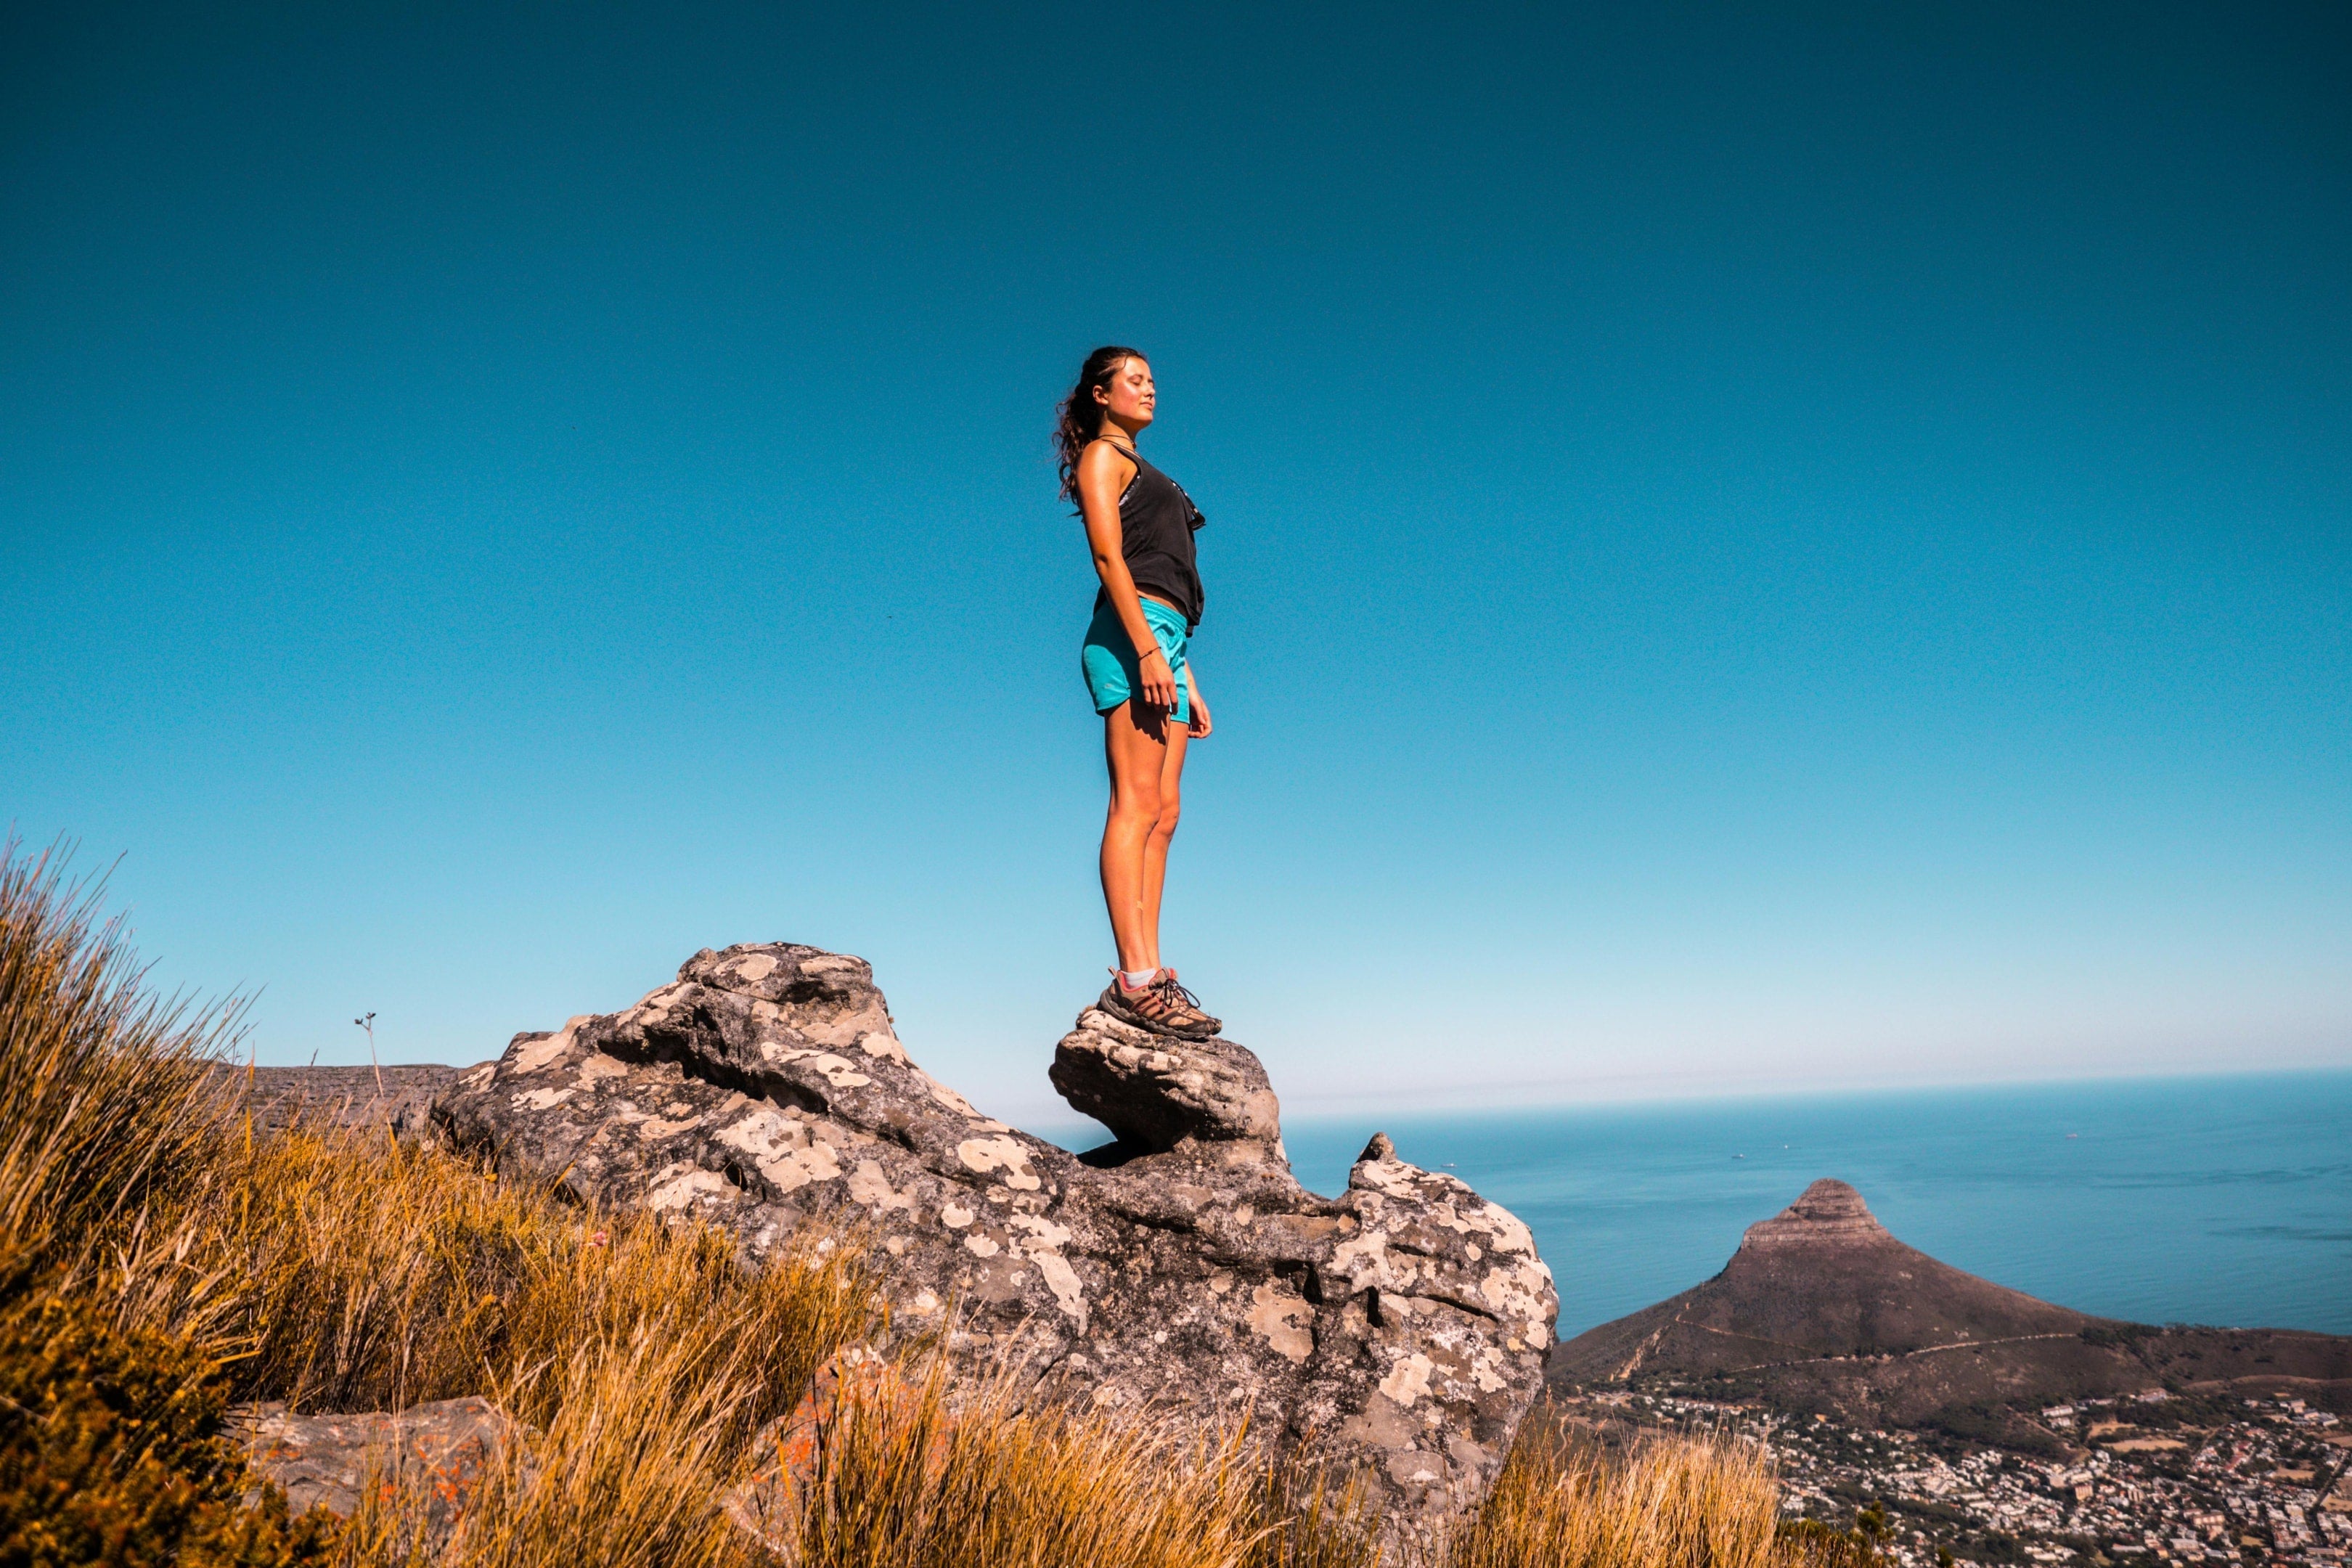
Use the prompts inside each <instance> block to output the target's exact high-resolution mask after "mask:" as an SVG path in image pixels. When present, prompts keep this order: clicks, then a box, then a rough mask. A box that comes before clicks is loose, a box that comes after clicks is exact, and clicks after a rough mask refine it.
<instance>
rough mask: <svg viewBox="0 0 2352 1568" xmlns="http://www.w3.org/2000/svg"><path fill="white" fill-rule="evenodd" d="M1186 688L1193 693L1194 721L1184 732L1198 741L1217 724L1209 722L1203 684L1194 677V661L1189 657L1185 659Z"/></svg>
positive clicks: (1185, 727)
mask: <svg viewBox="0 0 2352 1568" xmlns="http://www.w3.org/2000/svg"><path fill="white" fill-rule="evenodd" d="M1184 689H1185V690H1187V691H1189V692H1191V693H1192V722H1191V723H1190V724H1187V725H1186V726H1184V732H1185V733H1186V734H1188V735H1190V736H1192V739H1194V740H1196V741H1197V740H1199V739H1201V738H1202V736H1204V735H1206V734H1207V733H1208V732H1209V731H1211V730H1213V729H1215V728H1216V726H1215V725H1213V724H1212V723H1210V722H1209V705H1208V704H1207V703H1205V702H1203V701H1202V700H1201V686H1200V683H1199V682H1198V681H1196V680H1194V679H1192V660H1191V659H1189V658H1187V659H1186V660H1185V661H1184Z"/></svg>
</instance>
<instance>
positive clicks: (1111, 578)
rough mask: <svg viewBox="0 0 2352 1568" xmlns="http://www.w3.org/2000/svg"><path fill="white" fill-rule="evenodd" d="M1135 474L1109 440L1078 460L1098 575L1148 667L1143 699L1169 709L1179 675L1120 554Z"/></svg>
mask: <svg viewBox="0 0 2352 1568" xmlns="http://www.w3.org/2000/svg"><path fill="white" fill-rule="evenodd" d="M1122 470H1123V471H1122ZM1135 471H1136V470H1135V465H1134V464H1132V463H1130V462H1129V461H1128V460H1127V455H1126V454H1125V453H1123V452H1121V451H1120V450H1119V449H1118V447H1114V446H1112V445H1111V444H1110V443H1109V442H1108V441H1097V442H1096V443H1095V444H1094V445H1093V446H1091V447H1087V449H1086V451H1085V452H1084V453H1083V454H1082V455H1081V456H1080V457H1079V458H1078V510H1079V511H1080V512H1081V513H1082V514H1083V515H1084V516H1085V518H1086V521H1087V548H1088V549H1090V550H1092V551H1093V552H1094V557H1095V572H1096V574H1097V575H1099V576H1100V577H1101V578H1102V584H1103V592H1104V593H1105V594H1107V595H1109V597H1110V607H1111V610H1112V612H1113V613H1114V614H1116V615H1117V616H1118V624H1119V625H1120V626H1124V627H1126V628H1127V637H1128V640H1129V642H1131V643H1133V644H1134V645H1135V657H1136V659H1137V662H1138V663H1139V664H1140V665H1141V667H1142V669H1141V675H1142V679H1143V692H1142V697H1143V700H1145V701H1146V702H1149V703H1150V704H1151V705H1152V706H1153V707H1155V708H1160V709H1169V708H1173V707H1175V706H1176V676H1175V672H1174V671H1172V670H1171V669H1170V668H1168V656H1167V655H1166V654H1164V653H1162V652H1160V639H1159V638H1158V637H1153V636H1152V635H1151V623H1150V621H1147V620H1145V619H1144V618H1143V605H1142V603H1141V600H1140V598H1139V595H1137V593H1136V591H1135V579H1134V577H1133V576H1131V575H1129V573H1128V570H1127V557H1126V556H1125V555H1124V554H1122V553H1121V552H1120V550H1119V542H1120V536H1119V527H1118V498H1119V492H1120V491H1122V490H1124V489H1126V488H1127V485H1128V481H1129V479H1133V478H1134V477H1135Z"/></svg>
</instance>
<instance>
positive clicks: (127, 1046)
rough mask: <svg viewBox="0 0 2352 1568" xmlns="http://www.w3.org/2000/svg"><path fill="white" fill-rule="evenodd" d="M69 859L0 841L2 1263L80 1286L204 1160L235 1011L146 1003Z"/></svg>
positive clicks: (116, 931)
mask: <svg viewBox="0 0 2352 1568" xmlns="http://www.w3.org/2000/svg"><path fill="white" fill-rule="evenodd" d="M62 861H63V857H62V854H61V853H60V852H59V851H57V850H51V851H49V852H47V853H45V854H42V855H38V856H31V857H28V856H26V855H24V854H22V853H21V852H20V848H19V846H18V844H17V842H16V840H15V839H14V838H11V839H9V840H7V842H6V843H5V846H0V1085H5V1093H0V1264H5V1265H8V1266H11V1267H13V1268H17V1269H30V1270H37V1271H40V1272H44V1273H59V1272H61V1273H63V1274H65V1275H67V1276H69V1277H78V1276H79V1274H81V1273H82V1272H83V1271H84V1270H86V1269H87V1268H89V1267H91V1266H92V1265H94V1264H95V1263H96V1262H97V1260H98V1259H99V1258H100V1257H101V1256H102V1255H103V1254H104V1252H105V1250H106V1249H107V1248H108V1247H110V1246H115V1245H120V1244H121V1240H122V1237H123V1236H124V1233H125V1231H126V1230H127V1229H128V1228H130V1227H133V1226H136V1225H137V1223H138V1216H139V1214H140V1212H141V1210H142V1207H143V1206H144V1205H147V1204H149V1203H150V1202H151V1201H152V1200H154V1199H157V1198H159V1197H163V1196H166V1195H168V1194H171V1193H172V1192H173V1191H174V1190H175V1189H176V1188H177V1187H178V1186H179V1185H180V1184H183V1183H184V1182H185V1181H186V1180H187V1179H189V1178H190V1177H191V1176H192V1175H194V1173H197V1172H199V1171H200V1170H201V1168H202V1167H203V1165H204V1163H205V1159H204V1150H205V1146H206V1145H207V1143H208V1142H209V1141H210V1140H211V1138H212V1137H213V1136H214V1133H215V1124H216V1116H217V1111H218V1106H219V1083H220V1074H219V1070H218V1069H219V1066H220V1064H221V1063H222V1062H223V1061H224V1060H225V1059H226V1055H227V1052H228V1051H229V1049H230V1048H231V1047H233V1046H234V1044H235V1040H236V1017H237V1007H236V1005H235V1004H234V1003H229V1004H224V1005H217V1006H215V1007H210V1008H201V1009H193V1010H192V1009H191V1008H190V1007H189V1006H188V1005H186V1004H185V1003H184V1002H182V1001H180V1000H178V999H172V998H158V997H156V996H153V995H152V994H149V993H148V992H147V991H146V989H145V988H144V987H143V986H142V984H141V983H140V981H141V971H140V970H139V968H138V966H137V964H136V963H135V961H134V960H133V958H132V957H131V952H130V950H129V948H128V947H127V946H126V945H125V944H124V942H123V940H122V938H123V931H122V927H121V921H120V920H119V919H118V920H115V921H105V922H102V923H101V922H100V919H99V898H100V893H101V891H102V889H103V884H102V883H90V884H85V885H79V886H77V885H73V884H68V883H67V882H66V881H65V880H64V879H63V865H62Z"/></svg>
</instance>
